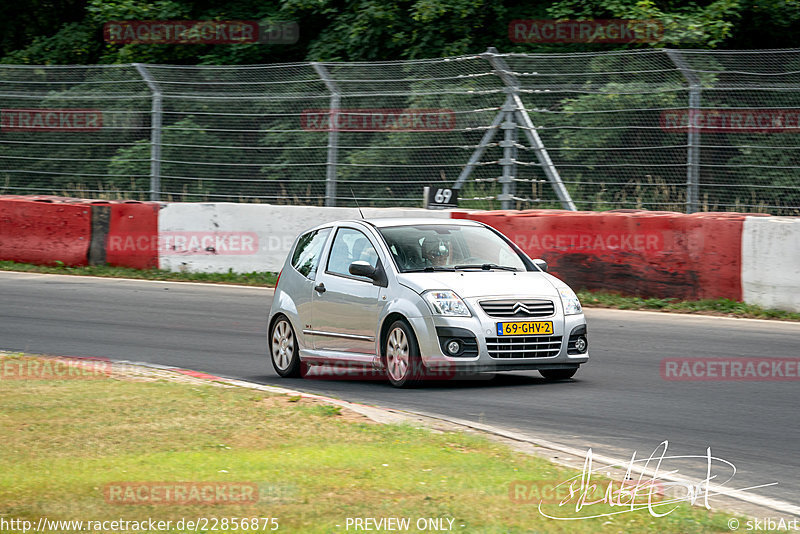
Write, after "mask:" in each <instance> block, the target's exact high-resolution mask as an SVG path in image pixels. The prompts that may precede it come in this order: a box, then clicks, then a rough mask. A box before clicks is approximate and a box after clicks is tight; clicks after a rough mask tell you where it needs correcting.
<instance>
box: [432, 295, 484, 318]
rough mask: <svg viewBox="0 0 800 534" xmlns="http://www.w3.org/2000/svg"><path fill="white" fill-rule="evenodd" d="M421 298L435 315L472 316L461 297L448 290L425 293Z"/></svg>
mask: <svg viewBox="0 0 800 534" xmlns="http://www.w3.org/2000/svg"><path fill="white" fill-rule="evenodd" d="M422 298H424V299H425V302H427V303H428V305H429V306H430V307H431V311H432V312H433V313H435V314H436V315H449V316H459V317H470V316H471V315H472V314H471V313H470V311H469V308H467V305H466V304H464V301H463V300H461V297H459V296H458V295H456V294H455V292H453V291H449V290H437V291H426V292H425V293H424V294H423V295H422Z"/></svg>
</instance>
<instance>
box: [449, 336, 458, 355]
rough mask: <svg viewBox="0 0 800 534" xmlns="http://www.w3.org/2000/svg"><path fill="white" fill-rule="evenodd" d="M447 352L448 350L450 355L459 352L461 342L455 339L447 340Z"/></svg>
mask: <svg viewBox="0 0 800 534" xmlns="http://www.w3.org/2000/svg"><path fill="white" fill-rule="evenodd" d="M447 352H449V353H450V354H452V355H456V354H458V353H459V352H461V343H459V342H458V341H456V340H455V339H452V340H450V341H448V342H447Z"/></svg>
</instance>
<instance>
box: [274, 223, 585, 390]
mask: <svg viewBox="0 0 800 534" xmlns="http://www.w3.org/2000/svg"><path fill="white" fill-rule="evenodd" d="M546 270H547V264H546V263H545V262H544V261H542V260H532V259H530V258H529V257H528V256H527V255H525V253H524V252H522V250H521V249H520V248H519V247H517V246H516V245H515V244H514V243H513V242H511V241H510V240H509V239H507V238H506V237H505V236H503V235H502V234H501V233H500V232H498V231H497V230H495V229H493V228H491V227H489V226H487V225H485V224H482V223H479V222H475V221H467V220H449V219H373V220H352V221H339V222H334V223H328V224H323V225H320V226H318V227H316V228H313V229H311V230H308V231H307V232H305V233H303V234H302V235H300V236H299V237H298V238H297V239H296V241H295V243H294V245H293V246H292V249H291V252H290V253H289V256H288V257H287V259H286V263H285V264H284V266H283V269H282V271H281V274H280V276H279V279H278V283H277V285H276V287H275V297H274V299H273V301H272V308H271V310H270V314H269V354H270V357H271V360H272V364H273V366H274V368H275V371H276V372H277V373H278V374H279V375H280V376H283V377H299V376H303V375H304V374H305V373H306V371H307V369H308V368H309V366H313V365H325V364H329V365H330V364H333V365H340V364H342V363H344V364H347V365H357V366H362V367H363V368H367V369H372V370H379V371H381V372H385V373H386V376H387V378H388V379H389V381H390V382H391V383H392V384H393V385H394V386H398V387H402V386H409V385H412V384H416V383H418V382H419V381H420V380H422V379H423V378H425V376H429V375H433V376H437V373H438V374H439V375H443V374H446V375H447V376H451V375H453V374H458V373H482V372H497V371H518V370H538V371H539V373H541V375H542V376H544V377H545V378H546V379H550V380H562V379H568V378H571V377H572V376H573V375H574V374H575V372H576V371H577V370H578V367H579V366H580V365H581V364H584V363H586V362H587V361H588V359H589V353H588V341H587V329H586V319H585V318H584V315H583V311H582V309H581V304H580V302H579V301H578V298H577V297H576V296H575V293H574V292H573V291H572V290H571V289H570V288H569V287H568V286H567V285H566V284H565V283H564V282H562V281H561V280H559V279H558V278H556V277H554V276H552V275H550V274H547V272H546ZM443 370H446V372H445V373H442V371H443Z"/></svg>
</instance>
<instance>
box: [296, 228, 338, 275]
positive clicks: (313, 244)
mask: <svg viewBox="0 0 800 534" xmlns="http://www.w3.org/2000/svg"><path fill="white" fill-rule="evenodd" d="M330 233H331V229H330V228H323V229H322V230H314V231H313V232H308V233H307V234H303V235H302V236H300V239H298V240H297V246H296V247H295V248H294V253H293V254H292V267H294V268H295V269H297V272H299V273H300V274H302V275H303V276H305V277H306V278H310V279H312V280H313V279H314V277H315V276H316V274H317V267H318V266H319V258H320V256H321V255H322V247H324V246H325V241H327V240H328V234H330Z"/></svg>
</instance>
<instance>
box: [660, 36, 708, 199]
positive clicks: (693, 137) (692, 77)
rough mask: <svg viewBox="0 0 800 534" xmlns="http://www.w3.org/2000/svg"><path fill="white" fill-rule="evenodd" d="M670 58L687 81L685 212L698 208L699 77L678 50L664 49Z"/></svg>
mask: <svg viewBox="0 0 800 534" xmlns="http://www.w3.org/2000/svg"><path fill="white" fill-rule="evenodd" d="M665 51H666V52H667V55H668V56H669V58H670V60H672V62H673V63H674V64H675V66H676V67H677V68H678V70H680V71H681V74H683V77H684V78H686V81H687V82H689V113H688V133H687V136H686V144H687V150H686V213H697V212H698V211H699V210H700V132H699V131H698V130H697V128H696V127H695V126H694V125H695V123H696V115H697V114H698V113H699V111H700V78H699V77H698V76H697V74H695V72H694V71H693V70H692V69H691V67H690V66H689V64H688V63H686V60H684V59H683V56H682V55H681V53H680V51H679V50H675V49H669V48H667V49H665Z"/></svg>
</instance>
